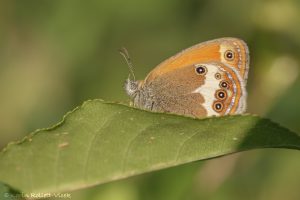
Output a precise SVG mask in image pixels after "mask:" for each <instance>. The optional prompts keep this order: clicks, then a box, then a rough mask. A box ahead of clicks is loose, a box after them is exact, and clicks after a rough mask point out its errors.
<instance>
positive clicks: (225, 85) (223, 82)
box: [220, 81, 229, 89]
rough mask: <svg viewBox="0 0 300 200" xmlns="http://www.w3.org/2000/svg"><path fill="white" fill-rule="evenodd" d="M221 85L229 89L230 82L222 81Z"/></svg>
mask: <svg viewBox="0 0 300 200" xmlns="http://www.w3.org/2000/svg"><path fill="white" fill-rule="evenodd" d="M220 87H221V88H225V89H228V88H229V83H228V82H227V81H221V82H220Z"/></svg>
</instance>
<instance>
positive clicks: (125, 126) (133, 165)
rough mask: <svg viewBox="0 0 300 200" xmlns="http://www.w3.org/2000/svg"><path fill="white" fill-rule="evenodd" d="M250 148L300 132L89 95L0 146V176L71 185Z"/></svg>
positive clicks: (56, 188) (33, 187) (46, 187)
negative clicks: (55, 120)
mask: <svg viewBox="0 0 300 200" xmlns="http://www.w3.org/2000/svg"><path fill="white" fill-rule="evenodd" d="M257 148H289V149H300V137H299V135H298V134H297V133H294V132H291V131H289V130H288V129H286V128H283V127H281V126H279V125H277V124H276V123H273V122H271V121H270V120H267V119H262V118H260V117H257V116H251V115H244V116H241V115H236V116H225V117H213V118H206V119H192V118H188V117H183V116H177V115H170V114H162V113H151V112H147V111H142V110H138V109H134V108H131V107H128V106H125V105H120V104H115V103H106V102H104V101H102V100H91V101H87V102H85V103H84V104H83V105H82V106H81V107H78V108H76V109H75V110H74V111H72V112H70V113H68V114H67V115H66V116H65V117H64V120H63V121H62V122H61V123H59V124H58V125H56V126H54V127H52V128H48V129H42V130H37V131H36V132H34V133H32V134H30V135H29V136H27V137H26V138H24V139H23V140H22V141H20V142H15V143H11V144H9V145H8V146H7V147H6V148H5V149H4V150H2V151H1V152H0V181H2V182H4V183H6V184H8V185H11V186H12V187H14V188H17V189H18V190H20V191H23V192H52V193H53V192H61V191H70V190H76V189H80V188H85V187H89V186H93V185H97V184H101V183H105V182H110V181H113V180H118V179H122V178H126V177H130V176H133V175H137V174H141V173H146V172H150V171H153V170H159V169H163V168H168V167H172V166H177V165H181V164H185V163H189V162H193V161H197V160H203V159H209V158H214V157H218V156H222V155H226V154H230V153H235V152H240V151H245V150H250V149H257Z"/></svg>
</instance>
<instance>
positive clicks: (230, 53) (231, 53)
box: [224, 50, 234, 61]
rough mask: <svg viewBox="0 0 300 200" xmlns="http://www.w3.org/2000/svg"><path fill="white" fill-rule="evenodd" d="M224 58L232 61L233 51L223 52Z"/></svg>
mask: <svg viewBox="0 0 300 200" xmlns="http://www.w3.org/2000/svg"><path fill="white" fill-rule="evenodd" d="M224 57H225V59H226V60H228V61H232V60H233V59H234V53H233V51H231V50H227V51H225V53H224Z"/></svg>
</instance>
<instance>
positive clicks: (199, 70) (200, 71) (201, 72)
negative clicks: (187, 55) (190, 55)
mask: <svg viewBox="0 0 300 200" xmlns="http://www.w3.org/2000/svg"><path fill="white" fill-rule="evenodd" d="M195 71H196V74H198V75H205V74H206V73H207V68H206V67H205V66H204V65H196V68H195Z"/></svg>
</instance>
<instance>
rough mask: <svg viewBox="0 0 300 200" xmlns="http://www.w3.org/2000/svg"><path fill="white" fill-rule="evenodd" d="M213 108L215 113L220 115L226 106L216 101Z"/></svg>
mask: <svg viewBox="0 0 300 200" xmlns="http://www.w3.org/2000/svg"><path fill="white" fill-rule="evenodd" d="M212 107H213V109H214V111H216V112H218V113H220V112H222V110H223V107H224V105H223V103H222V102H220V101H215V102H214V104H213V106H212Z"/></svg>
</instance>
